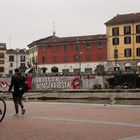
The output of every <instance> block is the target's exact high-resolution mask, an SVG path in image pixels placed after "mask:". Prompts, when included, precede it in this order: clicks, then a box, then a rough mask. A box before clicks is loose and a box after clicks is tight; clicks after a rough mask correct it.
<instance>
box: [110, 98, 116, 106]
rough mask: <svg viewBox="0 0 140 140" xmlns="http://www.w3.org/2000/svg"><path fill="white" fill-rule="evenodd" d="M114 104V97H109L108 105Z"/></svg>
mask: <svg viewBox="0 0 140 140" xmlns="http://www.w3.org/2000/svg"><path fill="white" fill-rule="evenodd" d="M113 104H115V98H114V97H110V105H113Z"/></svg>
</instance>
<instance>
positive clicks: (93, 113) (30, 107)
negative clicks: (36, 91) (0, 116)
mask: <svg viewBox="0 0 140 140" xmlns="http://www.w3.org/2000/svg"><path fill="white" fill-rule="evenodd" d="M25 106H26V114H25V115H24V116H22V115H19V116H18V117H15V116H13V114H14V106H13V103H12V102H10V101H8V102H7V114H6V117H5V119H4V121H3V122H2V123H0V140H140V106H119V105H107V106H104V105H95V104H79V103H52V102H50V103H49V102H25Z"/></svg>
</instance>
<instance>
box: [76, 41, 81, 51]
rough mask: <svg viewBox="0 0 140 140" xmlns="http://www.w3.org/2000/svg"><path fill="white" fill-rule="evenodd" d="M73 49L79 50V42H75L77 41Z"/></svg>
mask: <svg viewBox="0 0 140 140" xmlns="http://www.w3.org/2000/svg"><path fill="white" fill-rule="evenodd" d="M75 50H76V51H79V50H80V44H79V42H77V43H76V44H75Z"/></svg>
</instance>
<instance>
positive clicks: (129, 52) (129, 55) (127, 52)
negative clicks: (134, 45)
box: [124, 49, 131, 57]
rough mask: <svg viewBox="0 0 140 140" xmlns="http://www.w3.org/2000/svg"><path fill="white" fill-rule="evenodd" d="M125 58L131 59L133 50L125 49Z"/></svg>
mask: <svg viewBox="0 0 140 140" xmlns="http://www.w3.org/2000/svg"><path fill="white" fill-rule="evenodd" d="M124 56H125V57H131V49H125V50H124Z"/></svg>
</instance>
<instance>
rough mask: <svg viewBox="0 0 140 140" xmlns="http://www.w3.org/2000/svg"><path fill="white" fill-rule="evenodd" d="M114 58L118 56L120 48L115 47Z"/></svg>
mask: <svg viewBox="0 0 140 140" xmlns="http://www.w3.org/2000/svg"><path fill="white" fill-rule="evenodd" d="M114 58H118V49H114Z"/></svg>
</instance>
